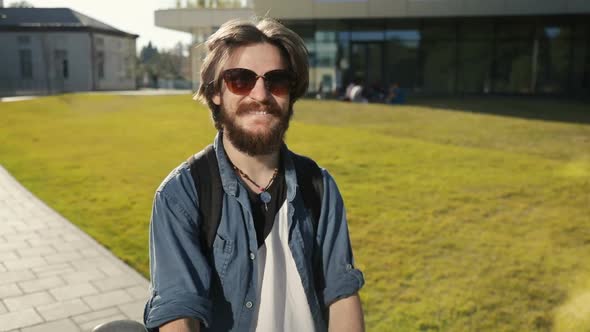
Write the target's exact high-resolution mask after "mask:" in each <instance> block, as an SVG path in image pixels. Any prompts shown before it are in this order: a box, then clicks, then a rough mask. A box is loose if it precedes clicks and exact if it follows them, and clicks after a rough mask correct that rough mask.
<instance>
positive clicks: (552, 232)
mask: <svg viewBox="0 0 590 332" xmlns="http://www.w3.org/2000/svg"><path fill="white" fill-rule="evenodd" d="M295 113H296V115H295V118H294V121H293V123H292V126H291V129H290V131H289V134H288V144H289V146H290V147H291V148H292V149H294V150H295V151H298V152H300V153H303V154H307V155H309V156H312V157H313V158H314V159H316V160H317V161H318V162H319V163H320V164H321V165H323V166H325V167H326V168H328V169H329V170H330V171H331V173H332V174H333V175H334V177H335V178H336V180H337V181H338V184H339V187H340V189H341V191H342V193H343V196H344V199H345V202H346V205H347V210H348V216H349V227H350V232H351V238H352V242H353V246H354V249H355V258H356V263H357V265H358V266H359V267H360V268H361V269H362V270H363V271H364V273H365V276H366V281H367V284H366V286H365V288H364V289H363V290H362V292H361V296H362V299H363V304H364V309H365V313H366V321H367V327H368V329H369V330H370V331H550V330H555V331H590V320H589V319H588V316H589V315H590V296H589V295H588V294H590V265H588V264H587V262H588V260H589V258H590V227H589V223H590V217H589V216H590V194H589V193H590V121H589V119H590V107H589V106H588V105H586V104H579V103H572V102H563V101H554V100H523V99H510V98H495V99H488V100H481V99H464V100H444V99H441V100H424V101H420V104H419V105H414V106H402V107H389V106H384V105H357V104H347V103H338V102H324V101H301V102H299V103H297V105H296V110H295ZM213 135H214V130H213V127H212V125H211V122H210V119H209V115H208V112H207V110H206V109H205V108H203V107H201V106H199V105H196V104H194V103H193V102H192V101H191V100H190V98H189V97H186V96H174V97H134V96H108V95H106V96H95V95H93V96H88V95H66V96H58V97H48V98H42V99H37V100H31V101H26V102H19V103H11V104H0V142H1V143H0V164H2V165H3V166H4V167H6V168H7V169H8V170H9V171H10V172H11V173H12V174H14V175H15V176H16V177H17V179H18V180H19V181H21V182H22V183H23V184H24V185H25V186H26V187H28V188H29V189H30V190H31V191H33V192H34V193H35V194H36V195H37V196H39V197H40V198H41V199H42V200H44V201H45V202H47V203H48V204H49V205H50V206H52V207H53V208H54V209H56V210H57V211H59V212H60V213H61V214H63V215H64V216H65V217H66V218H68V219H70V220H71V221H72V222H74V223H76V224H77V225H78V226H79V227H80V228H82V229H83V230H85V231H86V232H88V233H89V234H90V235H91V236H93V237H94V238H96V239H97V240H98V241H99V242H101V243H102V244H103V245H105V246H106V247H107V248H109V249H110V250H112V251H113V252H114V253H115V254H116V255H118V256H119V257H121V258H122V259H123V260H125V261H126V262H127V263H129V264H130V265H131V266H133V267H134V268H136V269H137V270H138V271H140V272H141V273H143V274H144V275H147V271H148V258H147V226H148V223H149V215H150V209H151V200H152V197H153V193H154V191H155V189H156V187H157V186H158V185H159V183H160V182H161V181H162V179H163V178H164V176H166V175H167V174H168V172H169V171H170V170H171V169H172V168H174V167H175V166H176V165H178V164H179V163H180V162H181V161H182V160H184V159H186V158H187V157H188V156H189V155H190V154H191V153H193V152H196V151H198V150H200V149H201V148H202V147H203V146H205V145H207V144H209V143H210V142H211V141H212V137H213Z"/></svg>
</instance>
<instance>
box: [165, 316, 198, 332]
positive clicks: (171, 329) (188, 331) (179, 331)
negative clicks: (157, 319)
mask: <svg viewBox="0 0 590 332" xmlns="http://www.w3.org/2000/svg"><path fill="white" fill-rule="evenodd" d="M200 331H201V326H200V324H199V322H198V321H196V320H194V319H191V318H181V319H177V320H173V321H171V322H168V323H166V324H164V325H162V326H160V332H200Z"/></svg>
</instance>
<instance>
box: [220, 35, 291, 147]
mask: <svg viewBox="0 0 590 332" xmlns="http://www.w3.org/2000/svg"><path fill="white" fill-rule="evenodd" d="M232 68H245V69H249V70H251V71H253V72H254V73H256V74H257V75H264V74H266V73H267V72H269V71H271V70H277V69H287V68H288V66H287V64H286V62H285V60H284V59H283V57H282V56H281V52H280V50H279V49H278V48H277V47H276V46H273V45H271V44H267V43H258V44H251V45H247V46H242V47H239V48H237V49H236V50H234V52H233V53H232V55H231V56H230V58H229V60H228V61H227V63H226V64H225V66H224V68H223V70H222V72H223V71H224V70H226V69H232ZM212 100H213V103H215V104H216V105H219V106H220V109H221V112H220V119H219V121H220V122H221V125H222V127H223V133H224V135H225V136H226V137H227V138H228V139H229V140H230V142H231V143H232V144H233V145H234V146H235V147H236V148H237V149H238V150H240V151H242V152H245V153H247V154H249V155H253V156H254V155H264V154H269V153H272V152H274V151H277V150H278V148H279V147H280V146H281V144H282V142H283V137H284V135H285V132H286V131H287V128H288V127H289V120H290V118H291V113H292V112H291V109H290V107H289V101H290V96H289V94H286V95H275V94H273V93H271V92H270V91H269V90H268V89H267V88H266V86H265V82H264V78H258V79H257V80H256V84H255V85H254V88H253V89H252V90H251V91H249V92H248V93H247V94H245V95H241V94H236V93H233V92H232V91H230V90H229V89H228V87H227V85H226V83H225V82H223V83H222V86H221V91H220V93H218V94H216V95H214V96H213V98H212Z"/></svg>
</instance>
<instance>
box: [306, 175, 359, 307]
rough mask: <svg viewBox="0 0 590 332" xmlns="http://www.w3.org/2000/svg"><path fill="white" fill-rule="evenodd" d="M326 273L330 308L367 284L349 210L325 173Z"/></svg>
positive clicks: (322, 234)
mask: <svg viewBox="0 0 590 332" xmlns="http://www.w3.org/2000/svg"><path fill="white" fill-rule="evenodd" d="M318 236H319V243H320V247H321V250H322V266H323V272H324V281H325V282H324V285H325V288H324V289H323V294H322V295H323V303H324V304H325V305H327V306H329V305H330V304H332V303H333V302H335V301H336V300H339V299H341V298H346V297H349V296H351V295H353V294H355V293H357V292H358V291H359V290H360V289H361V287H362V286H363V285H364V283H365V279H364V277H363V273H362V272H361V271H360V270H359V269H357V268H355V265H354V257H353V254H352V247H351V244H350V236H349V233H348V225H347V220H346V211H345V209H344V202H343V200H342V196H341V195H340V191H339V190H338V187H337V186H336V182H335V181H334V179H333V178H332V177H331V176H330V174H328V172H327V171H324V197H323V199H322V213H321V216H320V223H319V225H318Z"/></svg>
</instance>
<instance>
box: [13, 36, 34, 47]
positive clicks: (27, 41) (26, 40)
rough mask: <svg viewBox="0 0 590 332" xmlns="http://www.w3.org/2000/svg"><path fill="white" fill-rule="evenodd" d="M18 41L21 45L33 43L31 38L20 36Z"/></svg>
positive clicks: (17, 38)
mask: <svg viewBox="0 0 590 332" xmlns="http://www.w3.org/2000/svg"><path fill="white" fill-rule="evenodd" d="M16 40H17V42H18V44H19V45H29V44H30V43H31V36H18V37H16Z"/></svg>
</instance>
